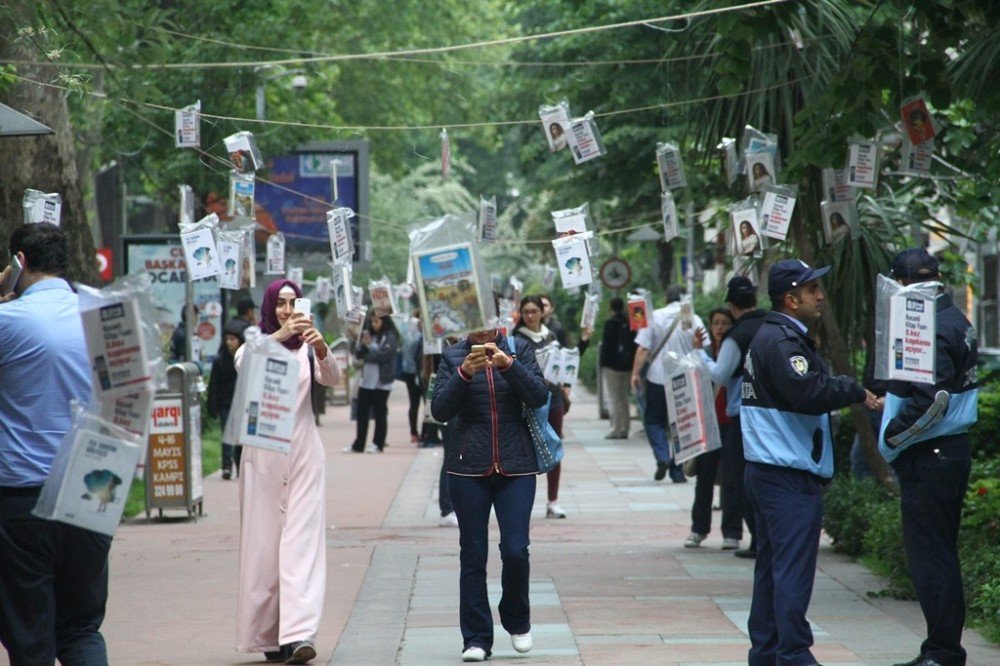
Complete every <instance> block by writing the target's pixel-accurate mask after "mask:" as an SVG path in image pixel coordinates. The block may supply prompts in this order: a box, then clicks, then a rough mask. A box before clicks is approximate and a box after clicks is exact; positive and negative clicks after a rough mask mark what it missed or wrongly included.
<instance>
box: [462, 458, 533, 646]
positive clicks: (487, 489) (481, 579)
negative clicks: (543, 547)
mask: <svg viewBox="0 0 1000 666" xmlns="http://www.w3.org/2000/svg"><path fill="white" fill-rule="evenodd" d="M535 483H536V477H535V475H529V476H501V475H499V474H493V475H490V476H486V477H480V476H457V475H454V474H453V475H451V478H450V479H449V485H450V487H451V501H452V504H453V505H454V507H455V515H456V516H457V517H458V531H459V544H460V547H461V553H460V555H459V560H460V562H461V575H460V578H459V594H460V600H459V616H460V621H461V626H462V640H463V641H464V647H463V649H467V648H470V647H473V646H476V647H481V648H483V649H484V650H486V654H487V655H488V654H490V652H491V650H492V649H493V614H492V613H491V612H490V600H489V596H488V595H487V592H486V561H487V558H488V556H489V524H490V509H491V508H492V509H493V510H494V511H495V512H496V516H497V524H498V525H499V526H500V560H501V562H502V569H501V573H500V586H501V588H502V590H503V592H502V593H501V597H500V606H499V611H500V623H501V624H502V625H503V628H504V629H506V630H507V631H508V632H509V633H511V634H524V633H527V632H529V631H531V605H530V602H529V600H528V581H529V578H530V575H531V565H530V563H529V560H528V543H529V541H528V528H529V526H530V524H531V506H532V504H534V502H535Z"/></svg>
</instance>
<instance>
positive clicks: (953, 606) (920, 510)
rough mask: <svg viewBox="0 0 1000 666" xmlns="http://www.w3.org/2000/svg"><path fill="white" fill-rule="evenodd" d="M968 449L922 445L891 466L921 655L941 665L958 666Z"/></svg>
mask: <svg viewBox="0 0 1000 666" xmlns="http://www.w3.org/2000/svg"><path fill="white" fill-rule="evenodd" d="M970 465H971V462H970V459H969V448H968V444H967V443H966V444H965V445H964V446H958V447H948V448H945V447H943V446H942V447H937V450H936V451H935V449H934V448H932V447H928V446H922V447H921V448H920V450H919V451H911V452H906V453H904V454H903V455H901V456H900V457H899V458H897V459H896V460H895V461H894V463H893V468H894V469H895V470H896V475H897V476H898V477H899V490H900V499H901V502H900V506H901V508H902V516H903V547H904V548H905V549H906V560H907V562H908V563H909V570H910V578H911V579H912V580H913V587H914V588H915V589H916V591H917V599H918V600H919V601H920V610H921V611H923V613H924V619H925V620H926V621H927V640H925V641H924V642H923V644H922V645H921V646H920V654H921V655H922V656H923V657H924V658H930V659H933V660H934V661H936V662H938V663H939V664H942V665H943V666H963V665H964V664H965V660H966V655H965V649H964V648H963V647H962V644H961V643H962V626H963V625H964V624H965V594H964V591H963V588H962V569H961V565H960V564H959V561H958V526H959V522H960V520H961V517H962V501H963V500H964V499H965V492H966V489H967V488H968V485H969V467H970Z"/></svg>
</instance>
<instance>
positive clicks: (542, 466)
mask: <svg viewBox="0 0 1000 666" xmlns="http://www.w3.org/2000/svg"><path fill="white" fill-rule="evenodd" d="M507 346H508V347H509V348H510V352H511V356H512V357H513V358H517V347H516V346H515V343H514V336H511V335H508V336H507ZM551 405H552V393H550V392H548V391H546V395H545V404H544V405H542V406H541V407H535V408H534V409H532V408H531V407H528V406H527V405H526V404H524V403H523V402H522V403H521V413H522V414H523V415H524V420H525V422H526V423H527V424H528V432H530V433H531V443H532V445H533V446H534V447H535V460H537V462H538V473H539V474H545V473H546V472H550V471H552V469H553V468H554V467H555V466H556V465H558V464H559V462H560V461H561V460H562V459H563V456H564V455H565V454H566V452H565V451H564V450H563V443H562V440H561V439H560V438H559V435H557V434H556V431H555V429H554V428H553V427H552V424H551V423H549V407H550V406H551Z"/></svg>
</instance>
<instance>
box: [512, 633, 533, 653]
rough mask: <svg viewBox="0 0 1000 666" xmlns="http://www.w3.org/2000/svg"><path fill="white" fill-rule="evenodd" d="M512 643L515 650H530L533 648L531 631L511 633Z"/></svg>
mask: <svg viewBox="0 0 1000 666" xmlns="http://www.w3.org/2000/svg"><path fill="white" fill-rule="evenodd" d="M510 644H511V645H513V646H514V651H515V652H528V651H529V650H531V632H530V631H529V632H528V633H526V634H511V635H510Z"/></svg>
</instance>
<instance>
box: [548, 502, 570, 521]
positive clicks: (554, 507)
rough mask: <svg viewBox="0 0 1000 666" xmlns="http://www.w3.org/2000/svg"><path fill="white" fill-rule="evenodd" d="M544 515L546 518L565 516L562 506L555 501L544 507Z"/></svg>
mask: <svg viewBox="0 0 1000 666" xmlns="http://www.w3.org/2000/svg"><path fill="white" fill-rule="evenodd" d="M545 517H546V518H565V517H566V512H565V511H563V508H562V507H561V506H559V504H558V503H557V502H549V504H548V506H547V507H545Z"/></svg>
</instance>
